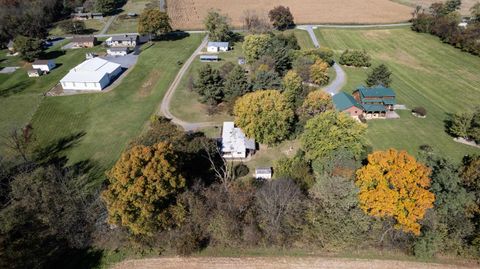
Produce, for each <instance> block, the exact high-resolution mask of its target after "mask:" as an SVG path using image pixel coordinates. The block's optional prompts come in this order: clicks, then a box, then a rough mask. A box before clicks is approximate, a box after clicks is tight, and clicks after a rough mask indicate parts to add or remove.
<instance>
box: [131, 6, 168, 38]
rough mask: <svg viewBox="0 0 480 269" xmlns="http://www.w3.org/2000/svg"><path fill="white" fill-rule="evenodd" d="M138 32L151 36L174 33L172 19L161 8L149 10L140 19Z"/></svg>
mask: <svg viewBox="0 0 480 269" xmlns="http://www.w3.org/2000/svg"><path fill="white" fill-rule="evenodd" d="M137 27H138V32H139V33H140V34H142V35H145V34H149V35H150V36H152V35H153V36H156V35H162V34H166V33H168V32H171V31H172V26H171V25H170V17H168V14H167V13H166V12H162V11H161V10H160V9H159V8H147V9H145V10H144V11H143V12H142V14H140V17H139V18H138V26H137Z"/></svg>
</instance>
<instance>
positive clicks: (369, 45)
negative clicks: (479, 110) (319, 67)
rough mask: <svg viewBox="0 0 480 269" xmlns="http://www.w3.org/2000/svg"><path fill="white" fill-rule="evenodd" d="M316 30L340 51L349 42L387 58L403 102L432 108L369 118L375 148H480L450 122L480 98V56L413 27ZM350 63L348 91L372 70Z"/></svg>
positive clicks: (377, 59) (453, 151)
mask: <svg viewBox="0 0 480 269" xmlns="http://www.w3.org/2000/svg"><path fill="white" fill-rule="evenodd" d="M316 34H317V37H318V39H319V42H320V44H321V45H323V46H327V47H330V48H332V49H334V50H335V52H337V53H338V54H340V53H341V52H342V51H343V50H345V49H347V48H350V49H366V50H367V51H368V53H369V54H370V55H371V56H372V58H373V62H374V65H377V64H379V63H385V64H386V65H388V67H389V68H390V69H391V70H392V72H393V84H392V88H393V89H394V90H395V91H396V93H397V101H398V103H400V104H405V105H407V107H408V108H414V107H416V106H423V107H425V108H426V109H427V112H428V115H427V118H426V119H419V118H416V117H413V116H412V115H411V114H410V113H409V111H401V112H400V116H401V119H399V120H376V121H369V122H368V125H369V128H368V137H369V141H370V143H371V144H372V145H373V147H374V149H386V148H390V147H393V148H397V149H406V150H407V151H408V152H410V153H412V154H415V153H417V151H418V147H419V146H420V145H423V144H428V145H430V146H432V147H434V149H435V150H436V151H438V152H440V153H441V154H443V155H444V156H448V157H450V158H451V159H452V160H454V161H457V162H458V161H460V159H461V157H462V156H464V155H465V154H471V153H480V150H478V149H476V148H473V147H469V146H466V145H462V144H459V143H456V142H454V141H453V140H452V137H450V136H449V135H447V134H446V132H445V128H444V121H445V120H446V119H447V118H448V115H449V114H450V113H455V112H457V111H466V110H469V109H472V108H473V107H474V106H476V105H479V104H480V75H479V70H480V57H477V56H473V55H470V54H468V53H465V52H462V51H460V50H457V49H455V48H453V47H451V46H450V45H447V44H443V43H441V42H440V40H439V39H438V38H436V37H434V36H431V35H427V34H419V33H415V32H413V31H411V30H410V29H408V28H400V29H398V28H397V29H375V30H356V29H355V30H345V29H318V30H316ZM344 69H345V71H346V73H347V76H348V82H347V85H346V86H345V87H344V91H346V92H352V91H353V90H354V89H355V87H356V86H358V85H360V84H362V83H363V81H364V80H365V78H366V74H367V72H368V70H367V69H355V68H349V67H345V68H344Z"/></svg>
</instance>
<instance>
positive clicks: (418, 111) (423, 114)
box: [412, 107, 427, 117]
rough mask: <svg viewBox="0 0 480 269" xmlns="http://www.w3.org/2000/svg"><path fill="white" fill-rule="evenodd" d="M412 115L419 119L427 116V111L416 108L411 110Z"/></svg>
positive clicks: (422, 108)
mask: <svg viewBox="0 0 480 269" xmlns="http://www.w3.org/2000/svg"><path fill="white" fill-rule="evenodd" d="M412 113H413V114H415V115H417V116H420V117H426V116H427V110H426V109H425V108H424V107H416V108H414V109H413V110H412Z"/></svg>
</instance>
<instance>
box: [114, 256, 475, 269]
mask: <svg viewBox="0 0 480 269" xmlns="http://www.w3.org/2000/svg"><path fill="white" fill-rule="evenodd" d="M476 266H477V265H475V264H464V265H460V264H439V263H423V262H412V261H395V260H374V259H347V258H329V257H240V258H222V257H200V258H194V257H188V258H182V257H174V258H152V259H143V260H129V261H124V262H121V263H118V264H116V265H114V266H112V269H137V268H141V269H183V268H190V269H234V268H243V269H260V268H262V269H292V268H295V269H331V268H341V269H384V268H389V269H404V268H416V269H454V268H458V269H467V268H476Z"/></svg>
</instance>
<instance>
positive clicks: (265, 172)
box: [253, 167, 272, 179]
mask: <svg viewBox="0 0 480 269" xmlns="http://www.w3.org/2000/svg"><path fill="white" fill-rule="evenodd" d="M253 176H254V177H255V178H257V179H272V168H271V167H268V168H255V174H254V175H253Z"/></svg>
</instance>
